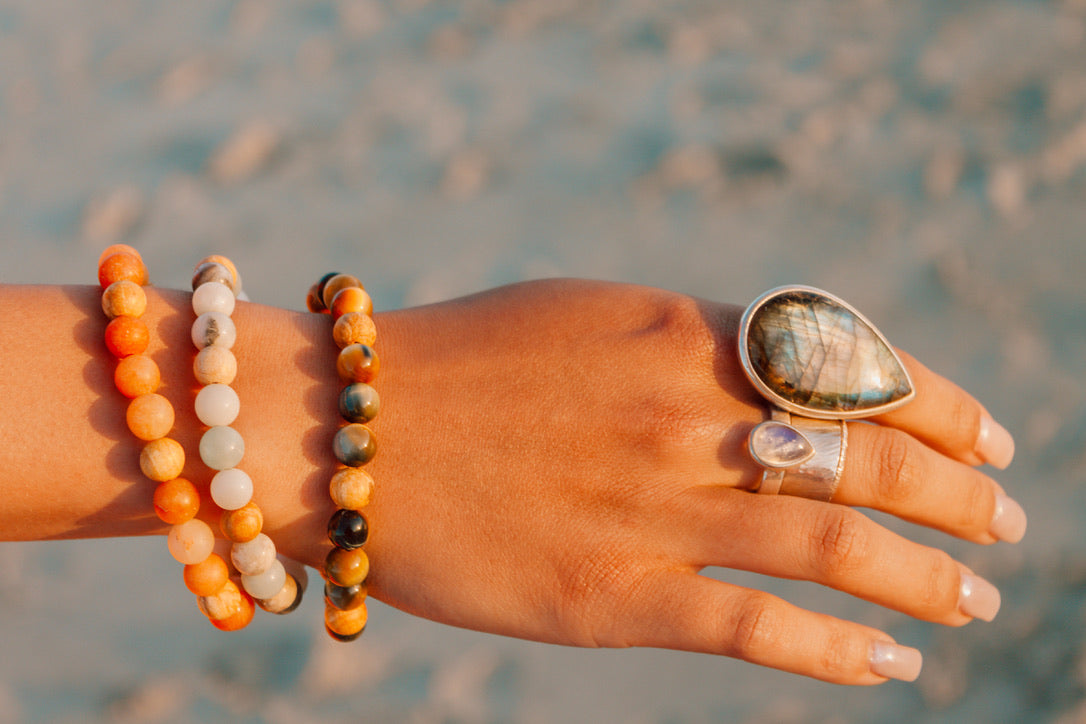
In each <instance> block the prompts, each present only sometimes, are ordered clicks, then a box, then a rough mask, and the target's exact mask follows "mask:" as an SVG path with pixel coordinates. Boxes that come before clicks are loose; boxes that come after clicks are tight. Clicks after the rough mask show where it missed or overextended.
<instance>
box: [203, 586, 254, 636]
mask: <svg viewBox="0 0 1086 724" xmlns="http://www.w3.org/2000/svg"><path fill="white" fill-rule="evenodd" d="M255 612H256V606H255V605H254V603H253V597H252V596H250V595H249V594H248V593H246V592H245V591H241V601H240V603H239V604H238V610H237V611H236V612H234V613H233V614H232V615H230V616H227V617H226V618H220V619H211V625H212V626H214V627H215V628H217V629H219V630H220V631H239V630H241V629H243V628H245V627H246V626H248V625H249V624H250V623H252V622H253V614H254V613H255Z"/></svg>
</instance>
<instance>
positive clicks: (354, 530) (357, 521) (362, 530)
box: [328, 509, 370, 550]
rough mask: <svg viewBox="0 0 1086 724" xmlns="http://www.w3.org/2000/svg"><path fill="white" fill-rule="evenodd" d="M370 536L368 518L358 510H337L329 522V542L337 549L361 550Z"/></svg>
mask: <svg viewBox="0 0 1086 724" xmlns="http://www.w3.org/2000/svg"><path fill="white" fill-rule="evenodd" d="M369 534H370V528H369V525H368V524H367V523H366V517H365V516H364V515H362V514H361V513H359V512H358V511H357V510H342V509H341V510H337V511H336V512H335V513H333V514H332V518H331V519H330V520H329V521H328V540H330V541H332V545H334V546H336V547H337V548H346V549H347V550H353V549H355V548H361V547H362V546H363V545H364V544H365V543H366V538H367V537H368V536H369Z"/></svg>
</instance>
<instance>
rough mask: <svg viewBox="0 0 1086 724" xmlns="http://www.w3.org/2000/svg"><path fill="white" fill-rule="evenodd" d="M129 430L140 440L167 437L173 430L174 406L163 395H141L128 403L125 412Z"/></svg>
mask: <svg viewBox="0 0 1086 724" xmlns="http://www.w3.org/2000/svg"><path fill="white" fill-rule="evenodd" d="M125 420H126V421H127V422H128V429H129V430H131V431H132V434H133V435H135V436H136V437H138V438H139V439H140V440H146V441H150V440H157V439H159V438H160V437H166V435H168V434H169V432H170V430H171V429H172V428H173V405H171V404H170V401H169V400H167V399H166V398H165V397H163V396H162V395H159V394H157V393H154V392H152V393H150V394H146V395H140V396H139V397H137V398H135V399H134V400H132V401H131V402H129V403H128V410H127V411H126V412H125Z"/></svg>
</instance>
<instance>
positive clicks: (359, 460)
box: [306, 272, 380, 641]
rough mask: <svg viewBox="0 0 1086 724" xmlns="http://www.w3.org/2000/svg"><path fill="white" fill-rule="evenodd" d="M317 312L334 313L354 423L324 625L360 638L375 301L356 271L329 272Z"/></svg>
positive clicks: (327, 567) (340, 435)
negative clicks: (352, 273)
mask: <svg viewBox="0 0 1086 724" xmlns="http://www.w3.org/2000/svg"><path fill="white" fill-rule="evenodd" d="M306 306H307V307H308V308H309V310H310V311H312V312H321V313H328V314H331V315H332V318H333V319H334V320H335V324H334V326H333V328H332V338H333V339H334V340H335V343H336V346H338V347H339V349H340V352H339V357H338V359H337V360H336V369H337V371H338V373H339V376H340V378H341V379H342V380H343V381H344V382H345V383H346V387H344V388H343V390H342V391H341V392H340V394H339V414H340V415H341V416H342V417H343V419H344V420H345V421H346V422H347V424H346V425H344V426H343V427H341V428H340V429H339V430H338V431H337V432H336V435H335V438H334V439H333V443H332V449H333V452H334V454H335V456H336V459H337V460H338V461H339V462H340V463H342V464H343V466H344V467H342V468H341V469H339V470H337V471H336V473H335V474H334V475H333V476H332V480H331V482H330V484H329V493H330V494H331V496H332V501H333V502H334V503H335V504H336V507H337V508H338V510H336V512H335V513H333V514H332V518H331V520H329V521H328V538H329V540H331V542H332V550H330V551H329V552H328V556H327V557H326V558H325V561H324V569H323V571H322V574H323V576H324V579H325V585H324V603H325V608H324V625H325V629H326V630H327V632H328V635H329V636H331V637H332V638H333V639H335V640H337V641H353V640H355V639H357V638H358V637H359V636H361V635H362V631H363V630H364V629H365V628H366V615H367V614H366V576H367V575H368V574H369V568H370V564H369V558H368V557H367V556H366V553H365V552H364V551H363V550H362V546H363V544H364V543H365V542H366V538H367V536H368V534H369V525H368V523H367V522H366V518H365V516H363V515H362V513H361V510H362V508H364V507H366V505H368V504H369V501H370V496H371V494H372V492H373V479H372V478H371V477H370V476H369V474H368V473H366V472H365V471H364V470H362V469H361V466H363V465H365V464H366V463H368V462H369V461H370V460H372V459H373V456H374V455H375V454H376V452H377V440H376V438H375V437H374V435H373V431H371V430H370V429H369V428H368V427H366V425H365V424H364V423H367V422H369V421H370V420H372V419H373V418H374V417H376V416H377V411H378V408H379V407H380V399H379V398H378V396H377V391H376V390H375V389H373V388H372V387H370V385H369V384H368V383H369V382H371V381H373V378H374V377H375V376H376V375H377V369H378V361H377V354H376V352H374V351H373V347H372V346H371V345H373V343H374V342H375V341H376V339H377V328H376V326H375V325H374V323H373V302H372V300H371V299H370V296H369V294H367V293H366V291H365V290H364V289H363V288H362V284H361V282H359V281H358V279H356V278H355V277H353V276H351V275H349V274H338V273H335V272H333V273H330V274H326V275H325V276H324V277H323V278H322V279H321V280H320V281H319V282H317V283H316V284H314V285H313V287H312V288H310V290H309V294H308V295H307V296H306Z"/></svg>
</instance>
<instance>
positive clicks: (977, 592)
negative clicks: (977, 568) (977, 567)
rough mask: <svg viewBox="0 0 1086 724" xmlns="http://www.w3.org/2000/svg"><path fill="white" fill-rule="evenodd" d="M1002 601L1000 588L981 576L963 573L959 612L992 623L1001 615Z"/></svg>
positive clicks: (959, 591)
mask: <svg viewBox="0 0 1086 724" xmlns="http://www.w3.org/2000/svg"><path fill="white" fill-rule="evenodd" d="M1001 601H1002V599H1001V598H1000V595H999V589H998V588H996V587H995V586H993V585H992V584H991V583H988V581H986V580H984V579H983V578H981V577H980V576H977V575H974V574H972V573H968V572H966V571H964V570H963V571H962V583H961V588H960V589H958V610H959V611H961V612H962V613H964V614H965V615H966V616H971V617H973V618H979V619H980V620H981V621H991V620H992V619H993V618H995V616H996V614H997V613H999V604H1000V603H1001Z"/></svg>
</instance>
